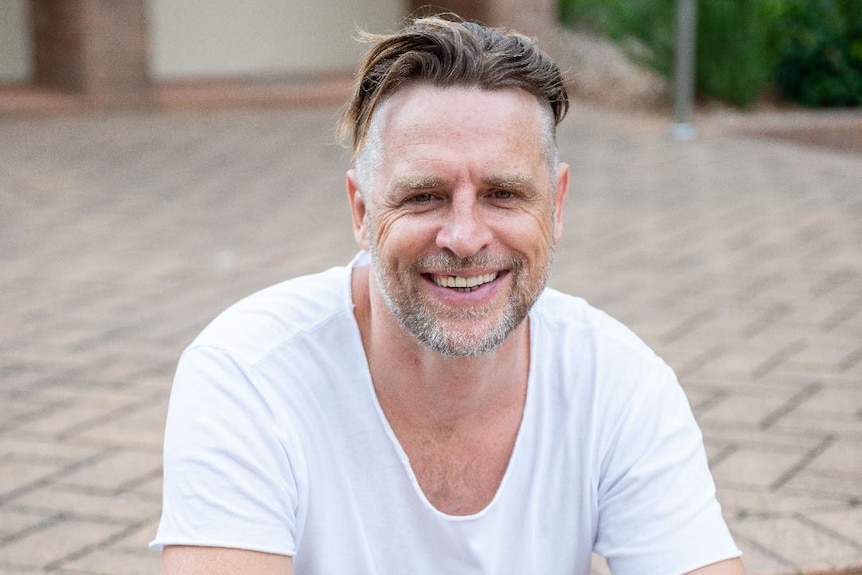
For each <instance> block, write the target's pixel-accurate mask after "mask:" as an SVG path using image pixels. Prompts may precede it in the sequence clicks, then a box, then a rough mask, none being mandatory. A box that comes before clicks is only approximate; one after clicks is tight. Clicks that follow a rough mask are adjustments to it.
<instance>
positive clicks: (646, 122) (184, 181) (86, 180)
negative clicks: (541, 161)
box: [0, 105, 862, 575]
mask: <svg viewBox="0 0 862 575" xmlns="http://www.w3.org/2000/svg"><path fill="white" fill-rule="evenodd" d="M334 116H335V110H334V109H333V108H324V109H311V108H306V109H293V110H276V109H269V110H257V111H228V112H207V113H203V112H201V113H194V112H173V113H169V114H165V113H154V112H124V113H119V112H118V113H107V114H100V115H79V116H77V117H68V116H66V117H53V118H30V119H26V118H17V119H16V118H6V119H2V118H0V297H2V302H3V303H2V306H0V573H3V574H5V575H25V574H36V573H63V574H70V575H71V574H80V575H85V574H86V575H92V574H116V573H124V574H125V573H128V574H138V573H140V574H144V573H156V572H157V569H158V557H157V555H156V554H154V553H152V552H150V551H148V550H147V549H146V542H147V541H148V539H149V538H150V537H151V536H152V535H153V532H154V529H155V525H156V521H157V517H158V514H159V503H160V501H159V496H160V495H159V494H160V456H159V451H160V442H161V435H162V425H163V420H164V414H165V406H166V401H167V397H168V390H169V386H170V379H171V373H172V370H173V366H174V362H175V359H176V357H177V355H178V353H179V352H180V350H181V349H182V348H183V347H184V345H186V344H187V343H188V342H189V341H190V339H191V338H192V337H193V335H194V334H195V333H196V332H197V331H198V330H199V329H200V328H202V327H203V326H204V324H205V323H206V322H207V321H208V320H209V319H210V318H211V317H212V316H213V315H214V314H215V313H217V312H218V311H219V310H220V309H222V308H223V307H224V306H226V305H227V304H229V303H231V302H232V301H234V300H235V299H236V298H238V297H240V296H241V295H244V294H246V293H248V292H250V291H252V290H255V289H258V288H261V287H264V286H266V285H268V284H271V283H274V282H276V281H279V280H281V279H284V278H286V277H289V276H294V275H297V274H301V273H304V272H309V271H313V270H318V269H321V268H323V267H326V266H330V265H334V264H339V263H343V262H345V261H346V260H347V259H348V258H349V257H350V256H351V255H352V254H353V251H354V248H353V244H352V239H351V235H350V232H349V229H348V228H349V216H348V211H347V207H346V204H345V202H344V194H343V192H342V187H343V186H342V180H343V176H342V174H343V170H344V168H345V166H346V160H345V156H344V153H343V151H342V150H341V149H340V148H338V147H336V146H333V145H332V144H331V140H332V136H331V134H332V130H331V125H332V121H333V118H334ZM821 121H825V122H827V123H828V122H833V123H834V125H841V126H845V129H846V126H848V125H856V126H858V127H859V129H860V130H862V116H860V115H859V114H856V115H852V114H848V115H838V116H831V115H826V116H822V115H821V116H810V115H806V114H801V115H798V114H790V115H789V116H788V115H777V116H767V117H764V118H760V119H758V120H757V122H756V123H752V120H751V119H748V120H746V121H744V122H743V121H741V120H739V119H738V118H736V117H717V118H712V119H710V120H708V121H704V122H703V123H702V124H701V128H702V137H701V138H700V139H699V140H697V141H695V142H691V143H687V144H680V143H673V142H669V141H668V140H667V138H666V137H665V130H666V127H667V126H666V121H665V120H663V119H656V118H650V117H636V116H633V115H631V114H628V115H619V114H616V113H612V112H609V111H601V110H597V109H593V108H588V107H586V106H584V105H578V106H575V108H574V110H573V112H572V116H571V118H570V120H567V122H566V124H565V125H564V127H563V128H562V132H561V142H562V144H561V145H562V151H563V155H564V157H566V158H567V159H570V160H571V162H572V164H573V170H574V189H573V193H572V194H570V202H569V205H568V214H567V215H568V226H567V232H566V237H565V239H564V241H563V243H562V245H561V247H560V250H559V257H558V262H557V268H556V273H555V276H554V278H553V281H552V283H553V284H554V285H555V286H557V287H560V288H563V289H565V290H568V291H571V292H574V293H578V294H581V295H584V296H586V297H587V298H588V299H590V300H591V301H593V302H594V303H596V304H598V305H599V306H601V307H604V308H605V309H607V310H608V311H610V312H611V313H612V314H614V315H616V316H618V317H620V318H621V319H623V320H624V321H626V322H628V323H629V324H630V325H632V326H633V327H634V328H635V329H636V330H637V331H639V332H640V333H641V334H642V335H643V337H644V338H645V339H646V340H647V341H648V342H649V343H651V344H652V345H653V346H654V347H656V348H657V349H658V350H659V352H660V353H662V354H663V355H664V356H665V357H666V358H667V359H668V360H669V361H670V362H671V363H672V365H674V366H675V368H676V369H677V371H678V373H679V375H680V378H681V381H682V383H683V385H684V387H685V389H686V391H687V393H688V395H689V397H690V400H691V403H692V405H693V406H694V409H695V412H696V414H697V416H698V418H699V421H700V423H701V425H702V427H703V429H704V433H705V437H706V443H707V447H708V451H709V454H710V459H711V464H712V467H713V471H714V474H715V477H716V480H717V483H718V486H719V491H720V498H721V500H722V502H723V504H724V509H725V511H726V515H727V518H728V520H729V522H730V525H731V527H732V529H733V531H734V533H735V534H736V537H737V539H738V542H739V545H740V546H741V547H742V548H743V550H744V551H745V554H746V555H745V561H746V563H747V565H748V568H749V572H750V574H752V575H757V574H779V573H781V574H789V573H800V572H814V571H819V570H826V569H829V568H843V567H849V566H853V565H856V566H862V385H861V384H862V155H860V154H858V153H853V152H850V151H841V150H837V151H836V150H828V149H825V148H808V147H804V146H802V145H799V144H797V143H793V142H790V141H786V140H785V141H777V140H774V139H768V138H761V137H754V136H751V135H744V134H740V131H739V130H740V129H741V128H745V129H747V130H751V129H754V128H757V129H761V128H764V129H765V128H769V129H772V130H773V131H774V130H775V129H779V128H780V129H785V128H786V129H797V128H799V127H800V126H801V127H804V125H807V124H806V122H809V123H810V122H815V123H817V122H821ZM854 122H855V123H854ZM601 571H602V569H601V567H597V572H601ZM853 572H857V571H853ZM848 573H849V571H848Z"/></svg>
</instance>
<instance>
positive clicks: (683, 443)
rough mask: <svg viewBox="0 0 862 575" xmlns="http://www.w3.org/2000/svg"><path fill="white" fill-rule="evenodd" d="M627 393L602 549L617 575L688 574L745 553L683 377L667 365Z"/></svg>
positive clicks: (604, 480)
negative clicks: (718, 492)
mask: <svg viewBox="0 0 862 575" xmlns="http://www.w3.org/2000/svg"><path fill="white" fill-rule="evenodd" d="M624 395H625V396H626V397H624V398H618V399H619V403H618V405H622V408H621V410H620V413H618V417H617V418H616V419H615V421H614V424H613V425H611V426H609V427H610V428H611V429H613V430H614V431H613V433H612V434H611V435H610V438H609V441H608V444H607V445H606V451H605V452H604V454H603V458H602V462H601V476H600V479H599V486H598V492H599V493H598V511H599V522H598V530H597V536H596V542H595V546H594V548H595V550H596V551H597V552H598V553H600V554H601V555H603V556H604V557H605V558H607V560H608V564H609V566H610V568H611V571H612V572H613V573H614V575H642V574H643V573H654V574H656V575H680V574H683V573H688V572H689V571H692V570H694V569H697V568H699V567H703V566H706V565H709V564H711V563H715V562H717V561H721V560H724V559H729V558H733V557H738V556H739V555H740V552H739V550H738V549H737V548H736V545H735V544H734V542H733V539H732V538H731V535H730V532H729V530H728V528H727V525H726V523H725V522H724V519H723V518H722V515H721V507H720V505H719V503H718V501H717V500H716V497H715V484H714V483H713V480H712V476H711V475H710V472H709V468H708V465H707V459H706V453H705V450H704V447H703V438H702V435H701V432H700V429H699V428H698V426H697V424H696V422H695V420H694V416H693V415H692V412H691V409H690V407H689V405H688V402H687V400H686V398H685V395H684V394H683V391H682V389H681V388H680V386H679V384H678V383H677V380H676V376H675V375H674V374H673V372H672V371H671V370H670V368H669V367H667V366H666V365H665V364H663V363H662V364H661V365H660V366H659V367H658V368H656V369H654V370H653V369H647V370H645V371H644V372H642V373H641V377H640V378H639V381H638V382H637V383H636V384H635V385H633V386H632V387H630V388H628V390H627V393H625V394H624Z"/></svg>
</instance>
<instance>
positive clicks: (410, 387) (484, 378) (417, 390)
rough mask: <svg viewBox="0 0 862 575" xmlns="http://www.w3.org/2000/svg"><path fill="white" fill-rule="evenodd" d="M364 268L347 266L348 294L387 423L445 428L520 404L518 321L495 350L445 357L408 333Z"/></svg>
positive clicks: (524, 349) (524, 340) (522, 363)
mask: <svg viewBox="0 0 862 575" xmlns="http://www.w3.org/2000/svg"><path fill="white" fill-rule="evenodd" d="M371 275H372V274H369V269H368V268H367V267H363V268H359V269H356V270H354V274H353V298H354V304H355V306H356V307H355V314H356V318H357V322H358V324H359V329H360V333H361V335H362V343H363V346H364V347H365V353H366V356H367V358H368V365H369V369H370V371H371V377H372V380H373V383H374V389H375V391H376V393H377V396H378V399H379V401H380V404H381V406H382V407H383V409H384V412H385V413H386V415H387V418H389V419H390V423H395V421H393V420H396V421H402V422H405V423H409V425H410V426H411V427H414V428H417V427H421V428H426V429H434V428H438V429H453V428H456V427H459V426H460V425H461V424H462V423H464V422H470V423H472V424H476V423H479V422H482V421H483V420H484V419H485V418H486V417H487V416H490V415H493V414H494V413H499V410H501V409H505V408H507V407H509V408H510V407H513V406H516V405H517V406H518V407H520V406H523V402H524V398H525V395H526V384H527V371H528V368H529V328H528V325H527V321H524V322H523V323H522V324H521V325H520V326H518V328H516V329H515V331H514V332H512V333H511V334H510V335H509V337H507V338H506V340H505V341H504V342H503V343H502V344H500V346H499V347H498V348H496V349H495V350H493V351H491V352H489V353H487V354H484V355H480V356H470V357H450V356H444V355H442V354H440V353H438V352H435V351H432V350H430V349H429V348H427V347H425V346H424V345H423V344H422V343H421V342H419V341H418V340H417V339H416V338H414V337H413V336H411V335H409V334H408V333H407V332H406V331H405V330H404V328H403V327H402V326H401V324H400V323H399V322H398V320H397V319H396V318H395V317H394V315H393V314H392V312H391V311H390V310H389V308H388V306H387V305H386V303H385V302H384V301H383V298H382V296H381V295H380V294H379V293H378V292H377V291H376V290H375V289H374V287H373V285H372V283H371V282H373V279H372V278H371V277H370V276H371Z"/></svg>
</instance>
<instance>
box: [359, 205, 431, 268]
mask: <svg viewBox="0 0 862 575" xmlns="http://www.w3.org/2000/svg"><path fill="white" fill-rule="evenodd" d="M369 229H370V230H371V232H372V236H371V237H372V242H373V243H374V244H375V247H376V248H377V250H379V251H381V252H384V251H385V252H387V253H388V254H389V256H390V257H394V258H398V257H399V255H401V254H404V255H407V254H410V253H412V252H414V251H416V250H421V249H423V248H424V246H425V242H427V237H428V232H427V229H426V226H423V225H421V223H418V222H415V221H413V220H412V219H411V218H407V217H403V216H399V215H398V214H377V215H376V216H375V217H371V218H369Z"/></svg>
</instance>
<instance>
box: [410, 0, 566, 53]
mask: <svg viewBox="0 0 862 575" xmlns="http://www.w3.org/2000/svg"><path fill="white" fill-rule="evenodd" d="M409 8H410V10H411V13H414V14H417V15H424V14H427V13H428V12H439V11H446V12H454V13H456V14H458V15H459V16H461V17H462V18H464V19H465V20H475V21H477V22H481V23H482V24H486V25H488V26H502V27H507V28H513V29H515V30H517V31H518V32H521V33H523V34H526V35H528V36H534V37H536V38H539V40H541V41H543V44H549V43H550V42H551V41H552V40H553V36H554V35H553V30H554V26H555V25H556V21H557V4H556V1H555V0H434V1H433V2H423V1H421V0H410V4H409Z"/></svg>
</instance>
